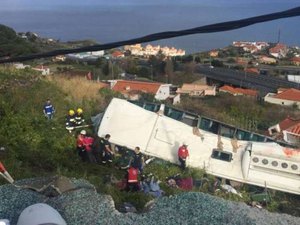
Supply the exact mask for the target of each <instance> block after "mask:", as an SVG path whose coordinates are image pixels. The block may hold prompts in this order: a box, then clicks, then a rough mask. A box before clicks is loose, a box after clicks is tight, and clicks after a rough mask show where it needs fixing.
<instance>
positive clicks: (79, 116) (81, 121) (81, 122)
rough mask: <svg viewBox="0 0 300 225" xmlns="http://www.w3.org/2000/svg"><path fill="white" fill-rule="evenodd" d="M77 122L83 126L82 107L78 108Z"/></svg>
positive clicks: (77, 124)
mask: <svg viewBox="0 0 300 225" xmlns="http://www.w3.org/2000/svg"><path fill="white" fill-rule="evenodd" d="M75 123H76V126H81V125H82V124H83V123H84V119H83V110H82V109H81V108H78V109H77V110H76V114H75Z"/></svg>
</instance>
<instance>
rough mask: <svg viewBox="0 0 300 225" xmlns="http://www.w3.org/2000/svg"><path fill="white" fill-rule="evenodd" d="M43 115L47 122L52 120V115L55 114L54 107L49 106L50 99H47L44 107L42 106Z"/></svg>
mask: <svg viewBox="0 0 300 225" xmlns="http://www.w3.org/2000/svg"><path fill="white" fill-rule="evenodd" d="M43 112H44V115H45V117H46V118H47V119H48V120H51V119H53V115H54V113H55V108H54V106H53V105H52V104H51V101H50V99H49V98H48V99H47V101H46V103H45V105H44V109H43Z"/></svg>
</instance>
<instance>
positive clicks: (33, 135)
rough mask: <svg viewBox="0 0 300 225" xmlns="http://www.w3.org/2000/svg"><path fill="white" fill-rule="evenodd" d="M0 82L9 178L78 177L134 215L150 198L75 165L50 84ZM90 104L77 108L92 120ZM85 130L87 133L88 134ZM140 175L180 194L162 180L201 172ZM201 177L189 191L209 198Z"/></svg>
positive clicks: (282, 200) (60, 95)
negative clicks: (50, 116)
mask: <svg viewBox="0 0 300 225" xmlns="http://www.w3.org/2000/svg"><path fill="white" fill-rule="evenodd" d="M18 80H19V81H22V82H21V83H20V82H18ZM0 81H3V82H4V81H5V82H8V83H9V84H10V85H9V86H7V87H1V88H0V123H1V126H0V146H4V147H5V148H6V149H7V151H6V152H5V154H1V155H0V160H1V161H2V162H3V163H4V165H5V166H6V168H7V170H8V171H9V172H10V174H11V175H12V176H13V178H14V179H16V180H18V179H23V178H31V177H40V176H49V175H54V174H59V175H64V176H67V177H75V178H84V179H86V180H88V181H89V182H91V183H92V184H93V185H95V187H96V189H97V190H98V191H99V192H101V193H104V194H109V195H111V196H112V197H113V199H114V201H115V204H116V206H118V205H120V204H121V203H123V202H131V203H132V204H134V205H135V206H136V208H137V209H138V210H140V211H141V210H142V209H143V206H144V205H145V204H146V203H147V202H148V201H149V200H151V199H152V197H150V196H148V195H145V194H143V193H127V192H125V191H120V190H118V189H117V188H116V187H115V186H114V185H111V184H109V183H106V182H105V179H106V177H107V176H111V175H113V176H114V177H116V178H117V179H122V178H123V177H124V175H125V171H123V170H119V169H116V168H115V167H114V166H110V167H108V166H102V165H94V164H88V163H82V162H81V161H80V159H79V157H78V155H77V153H76V150H75V143H76V134H77V133H76V132H75V135H74V134H69V133H68V132H67V131H66V130H65V124H64V123H65V112H66V111H67V109H68V108H69V107H70V106H73V105H75V103H74V102H72V101H71V100H70V99H72V98H69V97H68V94H67V93H64V92H63V91H62V90H61V89H59V88H58V87H57V86H55V85H54V83H52V82H50V81H48V80H45V79H39V78H38V77H36V75H33V74H32V73H31V71H26V70H25V71H22V72H20V71H17V72H16V71H9V70H5V69H0ZM99 95H100V97H99V98H102V100H103V102H105V103H106V104H108V102H109V100H110V99H111V98H112V97H113V96H114V95H113V94H112V93H111V92H106V91H102V92H99ZM48 97H50V98H51V99H52V101H53V102H54V103H55V107H56V108H57V114H56V115H55V118H54V120H53V121H47V120H46V119H45V117H44V116H43V114H42V107H43V104H44V102H45V100H46V99H47V98H48ZM95 102H97V101H95V100H89V99H86V100H85V101H84V103H83V107H84V109H86V115H92V114H93V113H92V112H95V107H92V106H91V105H92V104H95ZM85 106H86V108H85ZM88 131H89V133H90V134H91V133H92V130H91V129H90V130H88ZM77 132H78V131H77ZM145 173H153V174H154V175H155V177H156V178H158V179H159V180H160V181H162V183H161V188H162V189H163V190H164V191H165V193H166V195H175V194H178V193H181V192H183V191H182V190H179V189H174V188H170V187H168V186H167V185H166V183H165V179H166V177H168V176H172V175H175V174H177V173H180V174H181V176H182V177H189V176H192V177H193V178H194V179H196V180H197V179H201V178H203V176H204V171H201V170H197V169H191V168H190V169H188V170H186V171H184V172H183V173H182V172H181V170H180V169H179V167H178V166H176V165H173V164H171V163H167V162H163V161H160V160H156V162H155V161H154V162H152V163H150V164H149V165H147V166H146V167H145ZM207 178H208V179H209V181H210V184H209V185H208V184H205V185H203V186H202V187H201V188H198V189H194V191H202V192H206V193H212V187H211V185H212V184H213V182H214V180H215V178H214V177H213V176H208V177H207ZM0 184H5V181H4V179H0ZM242 192H243V196H244V197H243V199H240V198H239V197H237V196H235V195H232V194H227V193H224V192H222V191H221V192H217V193H216V195H217V196H220V197H222V198H225V199H230V200H233V201H245V202H247V201H249V194H247V193H248V192H247V188H243V189H242ZM273 196H275V198H274V197H273V199H274V202H272V204H270V205H269V206H268V208H269V209H270V210H272V211H279V212H287V209H289V213H291V214H294V215H298V216H299V210H298V211H297V207H298V206H297V202H296V203H295V201H298V205H299V202H300V201H299V199H297V198H295V196H294V195H287V194H284V193H280V194H278V192H275V193H274V194H273ZM276 196H277V197H276ZM296 197H297V196H296ZM292 205H293V206H295V205H296V206H295V207H294V208H296V210H293V209H292V207H291V206H292ZM290 209H291V210H290Z"/></svg>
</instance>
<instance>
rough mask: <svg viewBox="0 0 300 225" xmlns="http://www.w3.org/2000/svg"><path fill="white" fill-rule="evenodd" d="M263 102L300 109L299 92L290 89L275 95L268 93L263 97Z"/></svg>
mask: <svg viewBox="0 0 300 225" xmlns="http://www.w3.org/2000/svg"><path fill="white" fill-rule="evenodd" d="M264 99H265V102H269V103H272V104H277V105H284V106H293V105H295V104H296V105H297V106H298V107H299V108H300V90H297V89H294V88H290V89H285V90H283V91H279V92H278V93H277V94H276V93H268V94H267V95H266V96H265V98H264Z"/></svg>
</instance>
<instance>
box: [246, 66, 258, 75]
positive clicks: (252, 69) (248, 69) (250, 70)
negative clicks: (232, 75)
mask: <svg viewBox="0 0 300 225" xmlns="http://www.w3.org/2000/svg"><path fill="white" fill-rule="evenodd" d="M244 71H245V72H246V73H255V74H259V70H258V69H257V68H256V67H247V68H245V69H244Z"/></svg>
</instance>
